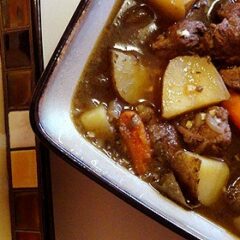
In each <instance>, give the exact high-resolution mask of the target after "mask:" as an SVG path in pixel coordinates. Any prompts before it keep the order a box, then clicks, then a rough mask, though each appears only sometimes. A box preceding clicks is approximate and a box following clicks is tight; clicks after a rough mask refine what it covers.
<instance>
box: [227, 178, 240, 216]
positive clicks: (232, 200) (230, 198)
mask: <svg viewBox="0 0 240 240" xmlns="http://www.w3.org/2000/svg"><path fill="white" fill-rule="evenodd" d="M225 196H226V198H225V199H226V201H227V203H228V204H229V206H230V207H231V209H232V210H234V211H235V212H238V213H240V178H238V179H237V180H235V182H233V183H232V184H231V185H230V186H229V187H228V189H227V191H226V193H225Z"/></svg>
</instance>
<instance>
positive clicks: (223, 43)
mask: <svg viewBox="0 0 240 240" xmlns="http://www.w3.org/2000/svg"><path fill="white" fill-rule="evenodd" d="M218 15H219V17H220V18H221V20H222V21H221V22H220V23H219V24H211V25H210V28H209V30H208V31H207V32H206V33H205V36H204V43H203V45H204V46H205V47H204V48H205V49H206V50H208V51H209V53H210V55H211V56H212V57H213V58H214V59H215V60H218V61H221V62H225V63H227V64H238V63H240V34H239V33H240V3H229V2H228V3H227V4H225V5H223V6H222V7H221V9H220V10H219V13H218Z"/></svg>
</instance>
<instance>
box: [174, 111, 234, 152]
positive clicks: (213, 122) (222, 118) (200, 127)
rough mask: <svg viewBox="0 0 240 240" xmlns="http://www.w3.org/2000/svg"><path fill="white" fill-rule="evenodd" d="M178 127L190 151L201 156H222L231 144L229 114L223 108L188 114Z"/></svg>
mask: <svg viewBox="0 0 240 240" xmlns="http://www.w3.org/2000/svg"><path fill="white" fill-rule="evenodd" d="M176 126H177V130H178V131H179V132H180V133H181V134H182V135H183V139H184V141H185V142H186V143H187V145H188V147H189V148H190V150H191V151H193V152H196V153H199V154H201V153H204V154H207V155H215V156H220V155H222V154H223V153H224V151H225V150H226V148H227V147H228V146H229V144H230V143H231V130H230V126H229V123H228V112H227V111H226V110H225V109H224V108H222V107H211V108H209V109H207V110H206V111H202V112H198V113H190V114H187V115H185V116H183V117H181V118H180V119H179V120H177V121H176Z"/></svg>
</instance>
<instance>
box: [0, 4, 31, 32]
mask: <svg viewBox="0 0 240 240" xmlns="http://www.w3.org/2000/svg"><path fill="white" fill-rule="evenodd" d="M1 5H2V9H3V11H2V13H3V26H4V27H5V28H16V27H24V26H27V25H29V21H30V15H29V0H17V1H16V0H2V1H1Z"/></svg>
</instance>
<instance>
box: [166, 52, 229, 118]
mask: <svg viewBox="0 0 240 240" xmlns="http://www.w3.org/2000/svg"><path fill="white" fill-rule="evenodd" d="M229 97H230V94H229V92H228V90H227V88H226V86H225V84H224V82H223V80H222V78H221V76H220V74H219V73H218V71H217V70H216V68H215V67H214V65H213V64H212V63H211V62H210V60H209V58H207V57H205V58H201V57H199V56H184V57H176V58H175V59H173V60H171V61H170V63H169V65H168V67H167V69H166V72H165V75H164V79H163V94H162V107H163V114H162V115H163V117H165V118H172V117H175V116H177V115H180V114H182V113H185V112H188V111H192V110H195V109H198V108H202V107H206V106H208V105H212V104H215V103H219V102H221V101H224V100H227V99H229Z"/></svg>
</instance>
